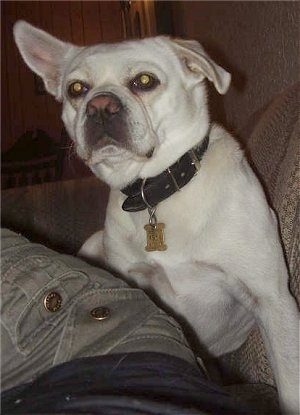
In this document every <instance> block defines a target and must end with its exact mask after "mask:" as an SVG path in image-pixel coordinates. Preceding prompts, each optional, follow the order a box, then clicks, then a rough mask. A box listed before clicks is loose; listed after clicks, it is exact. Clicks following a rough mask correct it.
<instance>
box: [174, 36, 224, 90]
mask: <svg viewBox="0 0 300 415" xmlns="http://www.w3.org/2000/svg"><path fill="white" fill-rule="evenodd" d="M172 43H173V45H174V46H175V48H176V52H177V54H178V55H179V57H180V58H181V59H183V60H184V62H185V64H186V66H187V68H188V69H189V70H190V71H191V72H194V73H195V74H197V75H199V76H200V77H201V76H202V78H203V77H206V78H207V79H208V80H209V81H211V82H213V84H214V86H215V88H216V90H217V91H218V92H219V93H220V94H225V93H226V92H227V90H228V88H229V84H230V80H231V75H230V74H229V73H228V72H226V71H225V69H223V68H221V67H220V66H219V65H217V64H216V63H215V62H214V61H213V60H212V59H210V57H209V56H208V55H207V53H206V52H205V50H204V49H203V48H202V46H201V45H200V43H198V42H197V41H195V40H182V39H173V40H172Z"/></svg>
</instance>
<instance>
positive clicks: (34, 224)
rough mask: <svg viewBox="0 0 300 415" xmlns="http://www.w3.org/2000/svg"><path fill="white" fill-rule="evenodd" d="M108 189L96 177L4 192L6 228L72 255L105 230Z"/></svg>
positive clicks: (3, 223)
mask: <svg viewBox="0 0 300 415" xmlns="http://www.w3.org/2000/svg"><path fill="white" fill-rule="evenodd" d="M107 199H108V188H107V186H106V185H105V184H103V183H102V182H100V180H98V179H97V178H96V177H94V176H92V177H88V178H84V179H80V180H68V181H65V182H54V183H44V184H42V185H35V186H27V187H20V188H16V189H8V190H5V191H3V192H2V211H1V218H2V226H4V227H8V228H10V229H12V230H14V231H15V232H20V233H22V234H24V235H25V236H26V237H28V238H30V239H31V240H32V241H35V242H40V243H43V244H45V245H47V246H48V247H50V248H53V249H56V250H58V251H62V252H65V253H69V254H76V253H77V252H78V250H79V248H80V247H81V245H82V244H83V242H84V241H85V240H86V239H87V238H88V237H89V236H91V235H92V234H93V233H94V232H96V231H97V230H99V229H100V228H101V227H103V223H104V217H105V210H106V204H107Z"/></svg>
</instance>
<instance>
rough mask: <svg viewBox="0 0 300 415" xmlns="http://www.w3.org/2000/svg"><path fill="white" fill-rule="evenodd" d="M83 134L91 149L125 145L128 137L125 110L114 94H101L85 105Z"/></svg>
mask: <svg viewBox="0 0 300 415" xmlns="http://www.w3.org/2000/svg"><path fill="white" fill-rule="evenodd" d="M85 132H86V143H87V145H88V146H89V147H90V148H91V149H94V148H95V147H96V148H101V147H104V146H105V145H109V144H118V145H122V144H123V145H124V144H125V142H126V140H127V137H128V128H127V122H126V110H125V109H124V106H123V104H122V102H121V101H120V99H119V98H118V97H117V96H116V95H115V94H113V93H108V92H105V93H101V94H99V95H96V96H94V97H93V98H92V99H91V100H90V101H89V102H88V103H87V105H86V121H85Z"/></svg>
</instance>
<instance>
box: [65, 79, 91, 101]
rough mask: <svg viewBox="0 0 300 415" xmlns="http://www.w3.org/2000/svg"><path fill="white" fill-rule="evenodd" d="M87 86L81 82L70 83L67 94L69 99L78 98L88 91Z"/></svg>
mask: <svg viewBox="0 0 300 415" xmlns="http://www.w3.org/2000/svg"><path fill="white" fill-rule="evenodd" d="M89 89H90V88H89V86H88V85H87V84H85V83H83V82H81V81H75V82H72V83H71V84H70V85H69V87H68V94H69V96H70V97H71V98H80V97H82V96H83V95H85V94H86V93H87V92H88V91H89Z"/></svg>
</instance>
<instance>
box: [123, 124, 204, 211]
mask: <svg viewBox="0 0 300 415" xmlns="http://www.w3.org/2000/svg"><path fill="white" fill-rule="evenodd" d="M208 144H209V132H208V134H207V135H206V137H205V138H204V140H203V141H202V142H201V144H200V145H197V146H196V147H193V148H192V149H191V150H189V151H187V152H186V153H185V154H184V155H183V156H182V157H180V159H178V160H177V161H176V162H175V163H174V164H172V166H170V167H169V168H167V169H166V170H164V171H163V172H162V173H160V174H159V175H158V176H155V177H149V178H148V179H144V180H143V179H137V180H136V181H135V182H134V183H132V184H130V185H128V186H126V187H125V188H124V189H122V190H121V192H122V193H124V194H125V195H126V196H128V197H127V199H126V200H125V201H124V203H123V205H122V209H123V210H126V211H127V212H138V211H140V210H144V209H146V208H151V207H152V208H154V207H155V206H156V205H157V204H158V203H159V202H161V201H163V200H165V199H167V198H168V197H170V196H171V195H172V194H173V193H175V192H177V191H178V190H180V189H181V188H182V187H183V186H185V185H186V184H187V183H188V182H189V181H190V180H191V179H192V178H193V177H194V176H195V174H196V173H197V171H198V170H199V168H200V161H201V159H202V157H203V155H204V153H205V151H206V150H207V147H208Z"/></svg>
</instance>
